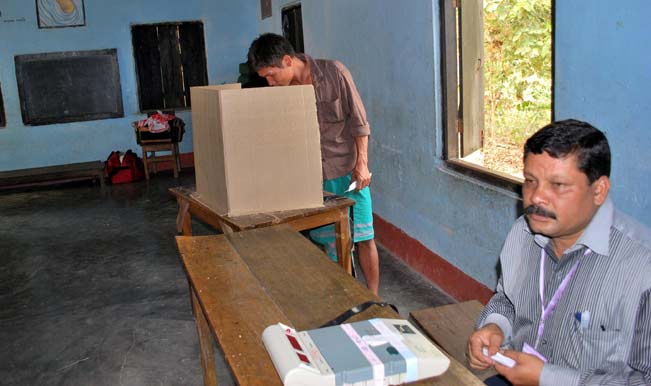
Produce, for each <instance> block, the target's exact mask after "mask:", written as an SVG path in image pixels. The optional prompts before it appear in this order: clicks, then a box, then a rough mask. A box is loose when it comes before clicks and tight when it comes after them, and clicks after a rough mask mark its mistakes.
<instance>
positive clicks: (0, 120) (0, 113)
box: [0, 87, 7, 127]
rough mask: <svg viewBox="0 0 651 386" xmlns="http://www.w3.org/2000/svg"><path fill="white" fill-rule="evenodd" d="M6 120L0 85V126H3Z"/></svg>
mask: <svg viewBox="0 0 651 386" xmlns="http://www.w3.org/2000/svg"><path fill="white" fill-rule="evenodd" d="M6 125H7V120H6V119H5V106H4V103H3V102H2V88H1V87H0V127H5V126H6Z"/></svg>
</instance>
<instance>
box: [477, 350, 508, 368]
mask: <svg viewBox="0 0 651 386" xmlns="http://www.w3.org/2000/svg"><path fill="white" fill-rule="evenodd" d="M481 352H482V353H483V354H484V355H486V356H489V355H488V347H484V348H482V349H481ZM490 358H491V359H492V360H494V361H495V362H497V363H499V364H501V365H502V366H506V367H508V368H513V366H515V361H514V360H513V359H511V358H509V357H507V356H504V355H502V354H501V353H496V354H495V355H492V356H490Z"/></svg>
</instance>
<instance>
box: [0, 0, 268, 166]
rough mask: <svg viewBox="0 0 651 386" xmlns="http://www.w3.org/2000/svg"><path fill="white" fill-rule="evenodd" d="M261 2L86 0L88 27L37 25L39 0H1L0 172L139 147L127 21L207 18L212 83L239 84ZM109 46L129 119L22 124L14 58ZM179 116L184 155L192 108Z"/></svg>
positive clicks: (138, 116)
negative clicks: (1, 113)
mask: <svg viewBox="0 0 651 386" xmlns="http://www.w3.org/2000/svg"><path fill="white" fill-rule="evenodd" d="M258 7H259V1H257V0H237V1H214V0H186V1H154V0H140V1H129V0H113V1H89V0H86V2H85V10H86V26H85V27H75V28H58V29H39V28H38V25H37V18H36V2H35V1H25V0H3V1H2V2H0V12H1V15H0V84H1V85H2V94H3V97H4V105H5V111H6V118H7V127H5V128H0V170H15V169H22V168H30V167H39V166H48V165H58V164H66V163H72V162H83V161H91V160H97V159H101V160H104V159H106V157H107V156H108V154H109V153H110V151H111V150H116V149H119V150H126V149H129V148H131V149H134V150H136V149H137V145H136V143H135V138H134V134H133V129H132V128H131V126H130V123H131V122H132V121H135V120H138V119H142V118H143V117H145V116H146V115H144V114H140V113H139V112H138V97H137V84H136V73H135V67H134V60H133V49H132V46H131V31H130V25H131V24H140V23H155V22H166V21H182V20H201V21H203V23H204V34H205V41H206V54H207V61H208V79H209V82H210V83H211V84H218V83H224V82H234V81H236V80H237V76H238V64H239V63H241V62H243V61H245V60H246V58H245V57H246V51H247V49H248V45H249V43H250V41H251V40H252V39H253V38H254V37H255V35H256V33H257V28H258V25H257V20H258V14H259V11H258ZM104 48H117V50H118V61H119V67H120V79H121V82H122V98H123V103H124V114H125V117H124V118H117V119H107V120H97V121H85V122H75V123H69V124H55V125H45V126H25V125H23V123H22V119H21V114H20V103H19V100H18V89H17V85H16V73H15V68H14V59H13V58H14V55H19V54H28V53H40V52H56V51H76V50H95V49H104ZM178 115H179V116H180V117H181V118H182V119H183V120H184V121H185V122H186V124H187V129H189V132H188V133H186V137H185V140H184V142H183V143H182V144H181V152H190V151H192V141H191V139H190V138H191V133H192V131H191V128H192V122H191V117H190V112H189V111H187V112H179V113H178ZM138 150H139V149H138Z"/></svg>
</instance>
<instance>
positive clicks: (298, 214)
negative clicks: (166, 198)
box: [168, 186, 355, 231]
mask: <svg viewBox="0 0 651 386" xmlns="http://www.w3.org/2000/svg"><path fill="white" fill-rule="evenodd" d="M168 191H169V192H170V194H172V195H173V196H174V197H177V198H182V199H185V200H187V201H189V202H190V203H191V204H193V205H197V206H199V207H201V208H202V209H204V210H205V211H210V212H212V213H214V214H215V215H217V216H219V217H220V218H221V220H222V221H224V222H225V223H226V224H228V225H229V226H230V227H231V228H233V229H235V230H238V231H239V230H245V229H254V228H260V227H267V226H270V225H274V224H282V223H286V222H290V221H293V220H297V219H300V218H304V217H310V216H314V215H317V214H320V213H324V212H328V211H331V210H335V209H340V208H346V207H350V206H352V205H354V204H355V201H354V200H351V199H349V198H346V197H340V196H338V197H337V198H335V199H331V200H327V201H325V202H324V205H323V206H322V207H318V208H305V209H295V210H284V211H278V212H268V213H256V214H250V215H243V216H228V215H225V214H223V213H222V214H220V213H217V212H216V211H214V210H213V209H211V208H210V207H209V206H208V205H206V204H205V203H204V202H203V201H201V196H200V195H199V194H198V193H197V192H196V191H195V190H194V186H189V187H184V186H178V187H176V188H169V189H168Z"/></svg>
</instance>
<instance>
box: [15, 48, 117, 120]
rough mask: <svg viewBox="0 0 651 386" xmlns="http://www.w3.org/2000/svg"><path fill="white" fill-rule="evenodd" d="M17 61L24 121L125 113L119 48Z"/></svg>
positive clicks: (104, 116)
mask: <svg viewBox="0 0 651 386" xmlns="http://www.w3.org/2000/svg"><path fill="white" fill-rule="evenodd" d="M14 62H15V64H16V80H17V82H18V94H19V97H20V109H21V113H22V116H23V123H24V124H26V125H47V124H52V123H63V122H76V121H90V120H95V119H106V118H117V117H123V116H124V110H123V107H122V89H121V86H120V71H119V69H118V58H117V50H116V49H106V50H93V51H74V52H72V51H71V52H49V53H42V54H30V55H17V56H15V57H14Z"/></svg>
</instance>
